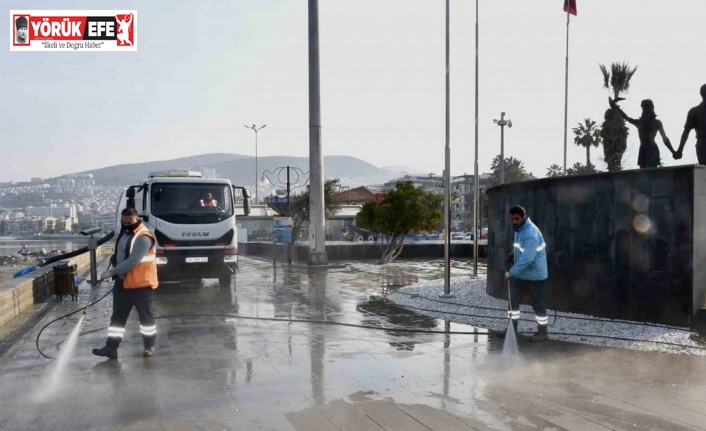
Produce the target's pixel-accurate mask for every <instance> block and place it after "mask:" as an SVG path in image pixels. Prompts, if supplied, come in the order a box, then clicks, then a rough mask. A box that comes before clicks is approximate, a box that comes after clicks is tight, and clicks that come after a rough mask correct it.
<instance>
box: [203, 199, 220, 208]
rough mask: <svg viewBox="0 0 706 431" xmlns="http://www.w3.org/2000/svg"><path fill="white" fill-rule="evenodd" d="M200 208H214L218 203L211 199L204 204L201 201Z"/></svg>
mask: <svg viewBox="0 0 706 431" xmlns="http://www.w3.org/2000/svg"><path fill="white" fill-rule="evenodd" d="M201 206H202V207H210V208H215V207H217V206H218V201H217V200H215V199H211V200H210V201H208V202H204V201H203V200H202V201H201Z"/></svg>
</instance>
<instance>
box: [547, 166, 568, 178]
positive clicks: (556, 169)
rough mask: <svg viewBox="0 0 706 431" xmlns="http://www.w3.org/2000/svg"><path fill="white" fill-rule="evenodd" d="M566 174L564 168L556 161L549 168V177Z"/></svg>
mask: <svg viewBox="0 0 706 431" xmlns="http://www.w3.org/2000/svg"><path fill="white" fill-rule="evenodd" d="M563 176H564V168H562V167H561V166H559V165H557V164H556V163H555V164H553V165H551V166H549V167H548V168H547V178H556V177H563Z"/></svg>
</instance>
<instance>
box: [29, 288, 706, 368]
mask: <svg viewBox="0 0 706 431" xmlns="http://www.w3.org/2000/svg"><path fill="white" fill-rule="evenodd" d="M112 291H113V289H112V288H111V289H110V290H109V291H108V292H107V293H106V294H105V295H103V296H102V297H100V298H99V299H98V300H96V301H95V302H93V303H91V304H89V305H87V306H86V307H83V308H80V309H78V310H75V311H72V312H71V313H69V314H66V315H64V316H61V317H58V318H56V319H54V320H52V321H51V322H49V323H47V324H46V325H44V327H43V328H42V329H41V330H40V331H39V333H38V334H37V342H36V344H37V350H38V351H39V353H40V354H41V355H42V356H44V357H45V358H47V359H53V358H52V357H50V356H48V355H46V354H45V353H44V352H42V350H41V349H40V348H39V337H40V336H41V334H42V331H44V329H46V328H47V327H48V326H49V325H51V324H52V323H54V322H56V321H58V320H61V319H64V318H66V317H69V316H71V315H73V314H76V313H78V312H81V311H83V310H85V309H86V308H88V307H89V306H91V305H95V304H97V303H98V302H100V301H102V300H103V299H104V298H105V297H106V296H108V295H109V294H110V293H111V292H112ZM410 308H414V309H417V310H421V311H432V312H438V311H436V310H427V309H424V308H418V307H410ZM447 314H456V315H462V316H468V317H479V318H486V319H501V320H505V319H507V318H506V317H497V316H481V315H475V314H462V313H447ZM187 317H215V318H231V319H242V320H257V321H269V322H283V323H290V324H291V323H309V324H312V323H313V324H320V325H332V326H346V327H351V328H363V329H374V330H378V331H388V332H393V333H394V332H401V333H414V334H447V335H489V334H492V333H493V331H489V330H488V331H483V332H480V331H477V330H476V331H437V330H419V329H409V328H389V327H384V326H370V325H361V324H356V323H345V322H336V321H331V320H309V319H278V318H276V317H253V316H241V315H239V314H174V315H169V316H159V317H155V320H163V319H175V318H187ZM523 320H524V319H523ZM100 330H102V328H99V329H93V330H91V331H86V332H82V333H81V334H80V335H86V334H91V333H93V332H97V331H100ZM552 335H566V336H575V337H589V338H603V339H609V340H619V341H632V342H637V343H652V344H661V345H666V346H675V347H681V348H685V349H696V350H706V347H698V346H687V345H684V344H679V343H670V342H666V341H654V340H640V339H636V338H625V337H614V336H609V335H597V334H581V333H569V332H552Z"/></svg>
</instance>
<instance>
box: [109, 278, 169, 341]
mask: <svg viewBox="0 0 706 431" xmlns="http://www.w3.org/2000/svg"><path fill="white" fill-rule="evenodd" d="M123 283H124V280H123V279H122V278H119V277H118V279H117V280H115V286H114V287H113V316H112V317H111V318H110V327H109V328H108V344H109V345H113V346H115V347H117V346H119V345H120V341H122V339H123V335H124V334H125V323H126V322H127V318H128V316H130V311H131V310H132V307H135V309H137V315H138V316H139V318H140V333H141V334H142V341H144V343H145V347H152V346H154V341H155V339H156V338H157V325H156V324H155V322H154V312H153V311H152V309H153V305H152V303H153V300H152V298H153V289H152V288H150V287H147V288H142V289H125V288H123Z"/></svg>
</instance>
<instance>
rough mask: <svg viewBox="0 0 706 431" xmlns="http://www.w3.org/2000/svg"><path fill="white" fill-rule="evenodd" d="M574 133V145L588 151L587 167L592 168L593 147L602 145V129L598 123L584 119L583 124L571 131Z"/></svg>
mask: <svg viewBox="0 0 706 431" xmlns="http://www.w3.org/2000/svg"><path fill="white" fill-rule="evenodd" d="M571 130H573V131H574V144H576V145H578V146H579V147H584V148H585V149H586V166H591V147H597V146H599V145H600V144H601V129H599V128H598V127H596V122H595V121H593V120H591V119H590V118H584V120H583V124H581V123H579V125H578V127H575V128H573V129H571Z"/></svg>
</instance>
